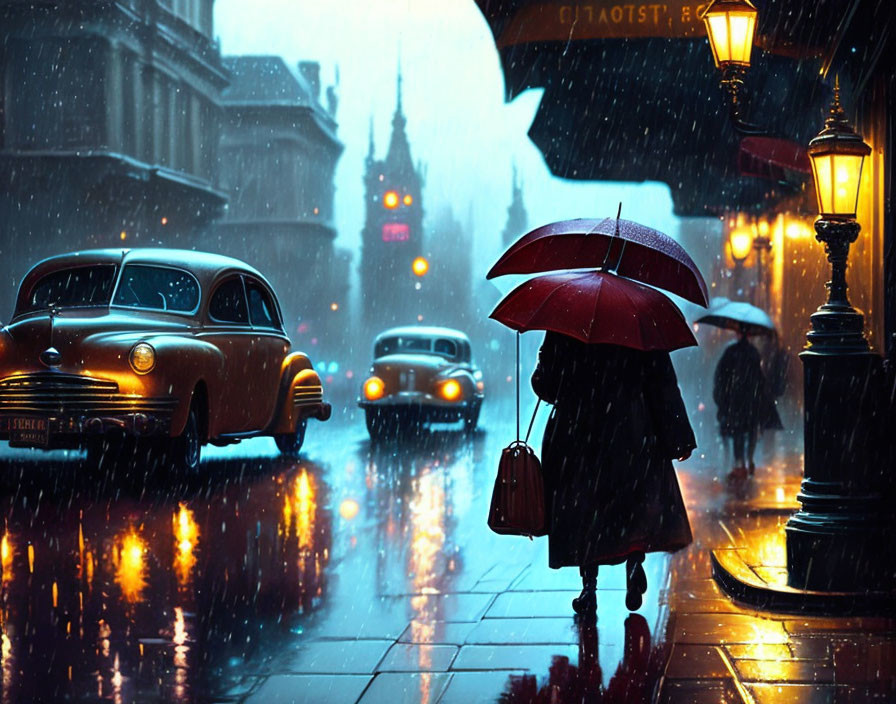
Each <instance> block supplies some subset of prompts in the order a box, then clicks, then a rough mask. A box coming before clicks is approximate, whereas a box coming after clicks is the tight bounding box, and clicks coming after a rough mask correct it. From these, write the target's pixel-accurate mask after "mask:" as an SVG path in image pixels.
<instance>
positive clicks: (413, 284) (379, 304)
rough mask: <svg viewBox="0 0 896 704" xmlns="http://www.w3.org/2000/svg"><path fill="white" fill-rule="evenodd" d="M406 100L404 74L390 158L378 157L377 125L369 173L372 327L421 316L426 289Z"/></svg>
mask: <svg viewBox="0 0 896 704" xmlns="http://www.w3.org/2000/svg"><path fill="white" fill-rule="evenodd" d="M406 124H407V119H406V118H405V116H404V112H403V110H402V106H401V74H399V76H398V98H397V103H396V106H395V114H394V115H393V117H392V136H391V138H390V140H389V150H388V152H387V153H386V158H385V159H383V160H378V159H376V156H375V152H376V147H375V145H374V141H373V129H372V127H371V136H370V150H369V152H368V154H367V161H366V170H365V174H364V186H365V209H366V220H365V224H364V229H363V231H362V232H361V272H360V273H361V277H360V278H361V292H362V299H363V318H364V324H365V328H366V329H367V331H368V332H378V331H379V330H381V329H382V328H384V327H389V326H392V325H404V324H408V323H413V322H416V321H417V316H418V315H421V314H422V302H423V297H422V296H423V294H422V293H421V288H420V287H417V284H421V287H422V282H420V281H419V280H418V278H417V277H416V276H415V275H414V273H413V270H412V263H413V261H414V259H416V258H417V257H419V256H421V255H422V254H423V252H424V232H423V197H422V196H423V193H422V190H423V176H422V173H421V169H420V168H419V167H417V166H415V165H414V162H413V159H412V158H411V147H410V144H409V142H408V137H407V133H406V132H405V126H406Z"/></svg>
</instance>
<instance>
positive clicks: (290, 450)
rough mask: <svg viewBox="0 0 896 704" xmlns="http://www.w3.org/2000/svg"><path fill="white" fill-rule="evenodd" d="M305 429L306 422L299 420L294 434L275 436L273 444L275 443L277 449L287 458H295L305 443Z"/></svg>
mask: <svg viewBox="0 0 896 704" xmlns="http://www.w3.org/2000/svg"><path fill="white" fill-rule="evenodd" d="M307 427H308V421H307V420H300V421H299V422H298V423H296V430H295V432H294V433H284V434H282V435H275V436H274V442H275V443H277V449H278V450H280V452H281V453H282V454H284V455H286V456H287V457H297V456H298V454H299V450H301V449H302V445H303V444H304V443H305V429H306V428H307Z"/></svg>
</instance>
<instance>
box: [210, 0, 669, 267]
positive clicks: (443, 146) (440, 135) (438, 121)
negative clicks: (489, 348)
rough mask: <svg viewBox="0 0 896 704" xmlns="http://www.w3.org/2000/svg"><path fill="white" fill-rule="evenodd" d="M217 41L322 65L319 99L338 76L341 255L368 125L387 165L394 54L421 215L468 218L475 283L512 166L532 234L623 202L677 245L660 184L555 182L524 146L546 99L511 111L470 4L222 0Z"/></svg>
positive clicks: (528, 97) (358, 196)
mask: <svg viewBox="0 0 896 704" xmlns="http://www.w3.org/2000/svg"><path fill="white" fill-rule="evenodd" d="M215 33H216V34H217V35H218V37H219V38H220V40H221V49H222V52H223V53H225V54H279V55H281V56H283V58H284V59H286V61H288V62H290V63H296V62H298V61H300V60H315V61H319V62H320V63H321V66H322V83H323V85H324V88H325V87H326V85H328V84H330V83H332V82H333V80H334V76H335V69H336V67H337V66H338V70H339V96H340V102H339V111H338V114H337V120H338V122H339V136H340V138H341V140H342V141H343V143H344V144H345V152H344V153H343V155H342V158H341V161H340V163H339V167H338V170H337V173H336V188H337V192H336V226H337V228H338V230H339V239H338V244H340V245H342V246H346V247H350V248H352V249H355V248H357V247H358V245H359V243H360V230H361V228H362V226H363V220H364V211H363V199H362V183H361V177H362V172H363V161H364V156H365V155H366V153H367V141H368V127H369V122H370V118H371V116H372V117H373V120H374V125H375V136H376V144H377V156H378V157H382V156H383V155H384V152H385V149H386V147H387V146H388V139H389V133H390V130H391V124H390V122H391V117H392V113H393V111H394V109H395V90H396V81H395V77H396V69H397V66H398V62H399V52H400V55H401V67H402V72H403V76H404V90H403V97H404V112H405V114H406V116H407V119H408V126H407V130H408V134H409V137H410V140H411V150H412V155H413V157H414V159H415V160H420V161H422V162H424V163H425V164H426V187H425V191H424V207H425V208H426V210H427V212H428V215H429V216H432V215H433V214H434V213H437V212H438V211H439V210H440V209H441V207H442V206H443V205H444V204H451V205H452V206H453V209H454V212H455V215H456V216H457V217H458V219H459V220H460V221H461V222H464V223H465V222H467V219H468V213H470V212H471V213H472V216H473V218H472V219H473V234H474V241H475V245H474V248H475V249H474V251H475V254H476V259H477V262H478V270H479V272H481V271H483V270H484V269H486V268H487V267H488V265H489V263H490V260H491V258H492V257H494V256H495V255H496V253H497V252H498V247H499V243H500V233H501V231H502V230H503V228H504V224H505V221H506V218H507V206H508V205H509V201H510V193H511V169H512V164H513V163H514V162H515V163H516V164H517V167H518V169H519V172H520V174H521V177H522V180H523V187H524V197H525V204H526V208H527V210H528V212H529V220H530V225H531V226H533V227H534V226H536V225H540V224H544V223H546V222H549V221H552V220H559V219H565V218H573V217H594V216H605V215H612V214H615V212H616V206H617V203H618V202H619V201H620V200H622V201H623V203H624V205H623V217H625V215H626V214H628V215H629V217H631V219H637V220H639V221H640V222H643V223H644V224H646V225H651V226H653V227H656V228H658V229H660V230H663V231H665V232H667V233H669V234H671V235H673V236H674V235H675V234H676V230H677V220H676V218H675V217H674V216H673V215H672V201H671V197H670V195H669V190H668V188H667V187H666V186H665V185H663V184H657V183H650V184H618V183H600V184H593V183H581V182H573V181H563V180H560V179H556V178H554V177H552V176H551V175H550V172H549V171H548V169H547V167H546V166H545V164H544V161H543V159H542V157H541V154H540V152H539V151H538V150H537V149H536V147H535V146H534V145H533V144H532V143H531V142H530V141H529V139H528V137H527V136H526V132H527V130H528V128H529V125H530V124H531V122H532V118H533V116H534V114H535V110H536V108H537V106H538V102H539V100H540V98H541V95H540V92H538V91H529V92H528V93H526V94H524V95H522V96H520V97H518V98H517V99H516V100H515V101H514V102H513V103H510V104H507V103H505V102H504V80H503V77H502V75H501V69H500V64H499V61H498V55H497V52H496V50H495V47H494V42H493V40H492V37H491V34H490V33H489V30H488V26H487V25H486V22H485V19H484V18H483V17H482V15H481V13H480V12H479V10H478V8H477V7H476V4H475V3H474V2H473V0H440V1H439V2H435V0H422V1H421V0H339V2H336V1H334V0H252V2H247V0H217V2H216V4H215ZM477 273H478V272H477Z"/></svg>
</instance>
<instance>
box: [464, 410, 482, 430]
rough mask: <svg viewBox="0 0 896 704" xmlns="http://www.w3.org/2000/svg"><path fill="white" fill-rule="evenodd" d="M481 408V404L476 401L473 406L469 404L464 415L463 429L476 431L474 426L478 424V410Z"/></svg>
mask: <svg viewBox="0 0 896 704" xmlns="http://www.w3.org/2000/svg"><path fill="white" fill-rule="evenodd" d="M481 409H482V404H481V403H477V404H475V405H474V406H471V407H470V408H469V409H468V410H467V412H466V414H465V415H464V430H466V431H467V432H468V433H472V432H475V431H476V426H477V425H479V411H480V410H481Z"/></svg>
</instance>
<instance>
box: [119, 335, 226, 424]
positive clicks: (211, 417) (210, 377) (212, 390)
mask: <svg viewBox="0 0 896 704" xmlns="http://www.w3.org/2000/svg"><path fill="white" fill-rule="evenodd" d="M114 341H115V342H117V343H119V344H122V346H123V347H124V348H126V351H125V352H124V359H125V364H126V365H127V369H128V372H130V374H129V375H128V376H129V377H130V378H131V379H135V380H136V382H137V383H138V384H139V385H140V389H142V390H140V391H138V392H139V393H141V395H145V396H149V397H164V396H174V397H175V398H176V399H177V406H176V407H175V409H174V414H173V415H172V417H171V436H172V437H176V436H178V435H180V434H181V433H182V432H183V429H184V426H185V425H186V422H187V414H188V413H189V410H190V403H191V402H192V399H193V391H194V390H195V389H196V387H197V385H198V384H200V383H203V384H205V387H206V392H207V401H208V408H206V409H204V410H205V411H206V412H207V414H208V416H207V418H206V427H207V428H208V431H209V437H215V436H216V434H217V427H218V418H217V414H216V409H217V408H219V407H220V405H221V401H222V399H223V395H224V394H225V393H226V391H227V390H226V389H225V388H224V384H223V382H222V379H223V371H224V355H223V354H222V352H221V350H220V349H218V348H217V347H216V346H214V345H212V344H209V343H208V342H205V341H204V340H200V339H197V338H194V337H186V336H182V335H165V334H162V335H133V334H128V335H127V336H124V335H122V336H117V339H115V340H114ZM107 342H110V343H111V342H113V340H111V339H110V340H107ZM139 342H145V343H147V344H149V345H151V346H152V348H153V349H154V350H155V352H156V363H155V366H154V367H153V368H152V370H151V371H149V372H147V373H146V374H136V373H135V372H133V370H131V368H130V362H129V361H127V355H129V354H130V351H131V349H132V348H133V347H134V345H136V344H137V343H139ZM121 386H122V382H121V381H119V387H121ZM123 390H124V389H123ZM132 392H133V390H132Z"/></svg>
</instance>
